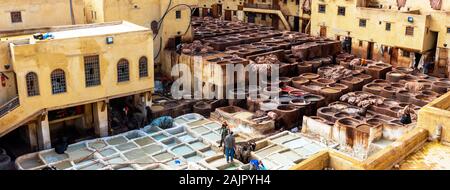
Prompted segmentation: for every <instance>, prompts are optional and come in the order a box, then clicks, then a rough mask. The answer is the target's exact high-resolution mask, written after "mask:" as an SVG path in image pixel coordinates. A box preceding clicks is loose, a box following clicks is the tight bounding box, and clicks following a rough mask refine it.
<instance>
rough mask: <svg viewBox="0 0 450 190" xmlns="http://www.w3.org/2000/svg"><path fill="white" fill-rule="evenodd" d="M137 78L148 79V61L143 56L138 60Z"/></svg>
mask: <svg viewBox="0 0 450 190" xmlns="http://www.w3.org/2000/svg"><path fill="white" fill-rule="evenodd" d="M139 77H141V78H143V77H148V61H147V57H145V56H144V57H141V58H140V59H139Z"/></svg>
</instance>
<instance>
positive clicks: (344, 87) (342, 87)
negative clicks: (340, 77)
mask: <svg viewBox="0 0 450 190" xmlns="http://www.w3.org/2000/svg"><path fill="white" fill-rule="evenodd" d="M327 87H329V88H333V89H336V90H340V91H341V92H342V94H347V93H349V92H350V89H349V88H348V86H347V85H345V84H340V83H333V84H329V85H327Z"/></svg>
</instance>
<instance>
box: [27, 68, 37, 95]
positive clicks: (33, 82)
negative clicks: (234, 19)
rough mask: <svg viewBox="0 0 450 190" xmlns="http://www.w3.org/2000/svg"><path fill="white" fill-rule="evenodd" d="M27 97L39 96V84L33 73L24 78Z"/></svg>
mask: <svg viewBox="0 0 450 190" xmlns="http://www.w3.org/2000/svg"><path fill="white" fill-rule="evenodd" d="M25 78H26V81H27V92H28V96H39V95H40V93H39V82H38V77H37V74H36V73H35V72H29V73H28V74H27V75H26V76H25Z"/></svg>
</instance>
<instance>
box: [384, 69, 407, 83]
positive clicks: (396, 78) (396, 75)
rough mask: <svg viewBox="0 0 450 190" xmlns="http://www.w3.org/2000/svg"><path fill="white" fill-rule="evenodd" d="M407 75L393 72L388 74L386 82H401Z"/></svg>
mask: <svg viewBox="0 0 450 190" xmlns="http://www.w3.org/2000/svg"><path fill="white" fill-rule="evenodd" d="M405 77H406V75H405V74H404V73H401V72H397V71H391V72H388V73H387V74H386V80H388V81H390V82H399V81H400V80H402V79H404V78H405Z"/></svg>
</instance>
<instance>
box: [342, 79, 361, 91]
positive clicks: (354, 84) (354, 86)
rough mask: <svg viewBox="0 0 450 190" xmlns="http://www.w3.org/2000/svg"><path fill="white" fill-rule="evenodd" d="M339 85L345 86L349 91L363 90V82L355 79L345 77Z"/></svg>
mask: <svg viewBox="0 0 450 190" xmlns="http://www.w3.org/2000/svg"><path fill="white" fill-rule="evenodd" d="M340 83H342V84H345V85H347V86H348V87H349V88H350V91H359V90H362V88H363V83H364V80H363V79H360V78H356V77H347V78H345V79H342V80H341V81H340Z"/></svg>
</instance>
